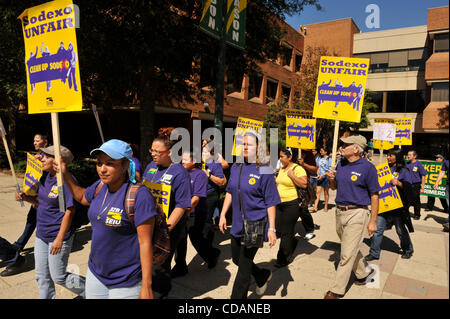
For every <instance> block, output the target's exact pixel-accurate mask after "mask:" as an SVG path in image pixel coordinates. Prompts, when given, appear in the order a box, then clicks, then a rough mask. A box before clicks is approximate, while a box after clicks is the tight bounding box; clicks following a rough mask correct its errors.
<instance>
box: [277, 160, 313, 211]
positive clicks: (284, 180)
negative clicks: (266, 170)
mask: <svg viewBox="0 0 450 319" xmlns="http://www.w3.org/2000/svg"><path fill="white" fill-rule="evenodd" d="M291 170H294V175H295V176H296V177H302V176H306V171H305V169H304V168H303V167H301V166H300V165H296V164H294V165H292V166H291V167H290V168H289V169H288V170H285V169H283V168H281V169H280V171H279V172H278V176H277V179H276V184H277V189H278V194H279V195H280V199H281V201H282V202H283V203H284V202H290V201H293V200H295V199H297V198H298V193H297V187H296V186H295V184H294V182H293V181H292V179H291V178H290V177H289V176H288V171H291Z"/></svg>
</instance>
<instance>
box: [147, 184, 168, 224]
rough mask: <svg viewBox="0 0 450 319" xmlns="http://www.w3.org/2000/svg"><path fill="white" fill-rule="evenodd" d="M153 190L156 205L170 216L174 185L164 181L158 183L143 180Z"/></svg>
mask: <svg viewBox="0 0 450 319" xmlns="http://www.w3.org/2000/svg"><path fill="white" fill-rule="evenodd" d="M142 184H144V185H145V186H146V187H147V188H148V189H149V190H150V192H151V194H152V195H153V197H154V198H155V200H156V203H155V204H156V205H157V206H158V207H159V208H161V209H162V211H163V212H164V214H166V218H167V217H169V205H170V191H171V188H172V186H170V185H166V184H164V183H161V184H157V183H152V182H149V181H146V180H144V181H143V182H142Z"/></svg>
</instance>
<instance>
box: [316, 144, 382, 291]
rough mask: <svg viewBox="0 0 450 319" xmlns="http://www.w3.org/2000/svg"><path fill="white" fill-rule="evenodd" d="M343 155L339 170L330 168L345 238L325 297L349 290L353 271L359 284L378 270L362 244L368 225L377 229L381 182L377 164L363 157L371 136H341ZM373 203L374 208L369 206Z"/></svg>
mask: <svg viewBox="0 0 450 319" xmlns="http://www.w3.org/2000/svg"><path fill="white" fill-rule="evenodd" d="M340 140H341V141H342V142H343V145H342V146H341V147H340V152H341V154H342V157H343V159H342V160H341V161H340V162H339V163H338V165H337V167H336V171H333V170H331V169H330V170H329V172H328V177H329V178H330V187H331V189H333V190H334V189H337V192H336V199H335V202H336V232H337V234H338V236H339V239H340V240H341V252H340V260H339V264H338V268H337V270H336V278H335V280H334V283H333V285H332V286H331V288H330V290H329V291H327V293H326V294H325V297H324V298H325V299H338V298H340V297H342V296H343V295H344V294H345V291H346V287H347V284H348V281H349V279H350V275H351V272H352V271H354V273H355V275H356V278H357V280H356V282H355V283H356V284H365V282H366V280H367V279H368V278H369V276H370V275H372V274H373V272H374V271H375V270H374V269H373V268H372V269H371V270H370V272H369V273H367V272H366V267H367V262H366V260H365V259H364V257H363V255H362V253H361V251H360V249H359V246H360V244H361V243H362V241H363V239H364V233H365V231H364V230H365V228H366V227H367V231H368V234H369V236H372V234H373V233H374V232H375V231H376V230H377V215H378V192H379V191H380V189H381V187H380V185H379V183H378V175H377V170H376V168H375V167H374V166H373V165H372V164H371V163H369V162H368V161H367V160H365V159H364V158H362V157H361V156H362V154H363V152H364V149H365V148H366V146H367V144H366V142H367V140H366V138H365V137H364V136H361V135H352V136H348V137H345V138H344V137H342V138H341V139H340ZM369 205H370V206H371V211H370V210H369V208H368V206H369Z"/></svg>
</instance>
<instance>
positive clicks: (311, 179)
mask: <svg viewBox="0 0 450 319" xmlns="http://www.w3.org/2000/svg"><path fill="white" fill-rule="evenodd" d="M311 152H312V153H313V155H314V159H315V161H316V163H317V161H318V160H319V158H320V154H319V152H318V151H317V150H316V149H314V150H311ZM309 182H310V183H311V186H312V189H313V192H314V194H316V191H317V172H315V173H311V174H310V176H309ZM314 202H315V200H312V201H311V203H308V206H312V207H314Z"/></svg>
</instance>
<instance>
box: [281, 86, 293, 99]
mask: <svg viewBox="0 0 450 319" xmlns="http://www.w3.org/2000/svg"><path fill="white" fill-rule="evenodd" d="M281 95H282V96H283V98H284V99H285V100H286V101H289V97H290V96H291V87H290V86H289V85H287V84H284V83H282V84H281Z"/></svg>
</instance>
